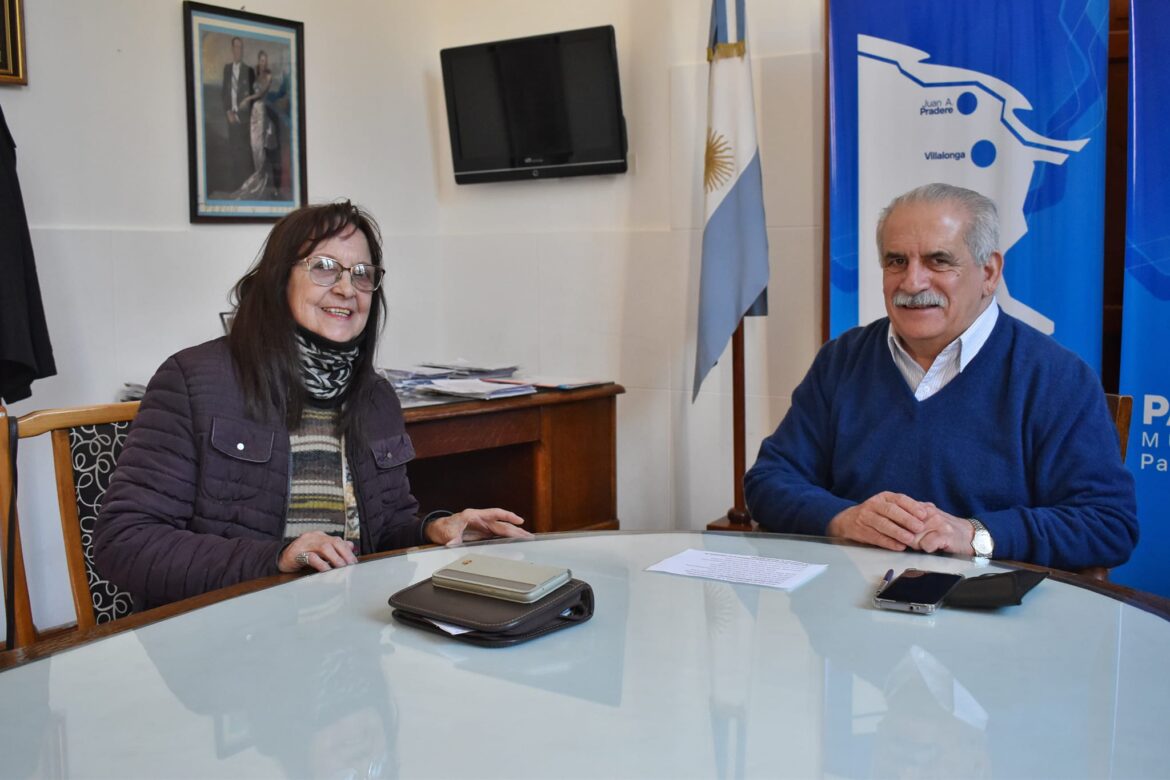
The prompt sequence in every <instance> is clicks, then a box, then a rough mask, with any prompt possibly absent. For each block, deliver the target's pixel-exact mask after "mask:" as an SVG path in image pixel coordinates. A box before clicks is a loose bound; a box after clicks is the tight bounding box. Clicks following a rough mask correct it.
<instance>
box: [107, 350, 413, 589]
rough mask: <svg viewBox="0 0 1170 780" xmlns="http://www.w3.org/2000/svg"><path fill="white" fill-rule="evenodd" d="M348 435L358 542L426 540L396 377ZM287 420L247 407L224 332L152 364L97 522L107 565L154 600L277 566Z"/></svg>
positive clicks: (384, 544) (370, 547)
mask: <svg viewBox="0 0 1170 780" xmlns="http://www.w3.org/2000/svg"><path fill="white" fill-rule="evenodd" d="M372 406H373V408H372V409H371V410H370V412H369V413H368V414H367V415H366V419H367V420H368V421H369V423H368V425H367V429H366V430H365V437H366V444H365V446H361V447H358V446H355V443H354V442H352V441H349V440H347V442H346V445H347V453H346V457H347V458H348V464H349V468H350V469H351V470H352V472H353V478H354V484H355V486H356V488H357V502H358V511H359V513H360V516H361V545H360V549H359V553H361V554H367V553H372V552H380V551H383V550H392V549H397V548H400V547H410V546H413V545H417V544H420V543H423V542H424V541H425V540H424V539H423V538H422V531H421V527H420V525H421V524H420V522H419V520H418V517H417V511H418V502H416V501H415V500H414V497H413V496H411V494H410V485H409V483H408V482H407V479H406V462H407V461H409V460H410V459H411V458H413V457H414V447H413V446H412V445H411V443H410V437H409V436H408V435H407V434H406V429H405V423H404V421H403V418H402V408H401V407H400V406H399V404H398V398H397V396H395V395H394V390H393V388H392V387H391V386H390V383H389V382H384V383H379V384H378V389H377V392H376V393H375V398H374V401H373V404H372ZM289 466H290V453H289V437H288V428H287V427H286V426H285V425H284V424H283V423H280V424H278V425H271V424H260V423H257V422H253V421H251V420H249V419H248V417H247V415H246V414H245V412H244V397H243V393H242V391H241V389H240V386H239V382H238V381H237V380H236V374H235V370H234V368H233V367H232V361H231V355H230V353H229V352H228V346H227V340H226V339H225V338H220V339H217V340H215V341H210V342H207V343H206V344H201V345H199V346H197V347H192V348H190V349H186V350H183V351H182V352H180V353H178V354H177V355H174V356H172V357H171V358H169V359H168V360H167V361H166V362H165V363H163V365H162V367H161V368H159V370H158V371H157V372H156V373H155V375H154V377H153V378H152V379H151V380H150V385H149V386H148V387H147V390H146V395H145V397H144V398H143V399H142V406H141V408H140V409H139V411H138V416H137V417H135V419H134V424H133V426H132V427H131V429H130V434H129V436H128V438H127V440H126V446H125V449H123V451H122V455H121V457H120V458H119V459H118V468H117V471H116V472H115V473H114V477H113V480H112V482H111V484H110V489H109V491H108V492H107V493H106V496H105V500H104V501H103V503H102V510H101V514H100V515H99V516H98V520H97V527H96V531H95V534H94V557H95V561H96V565H97V569H98V571H99V572H101V575H102V576H103V577H106V578H108V579H109V580H111V581H112V582H113V583H114V584H115V585H117V586H118V587H120V588H123V589H124V590H126V591H128V592H129V593H130V594H131V595H132V596H133V597H134V600H135V604H136V607H138V608H148V607H153V606H158V605H160V604H166V603H169V602H172V601H177V600H179V599H182V598H186V597H188V596H194V595H196V594H199V593H205V592H207V591H210V590H215V589H217V588H222V587H225V586H227V585H233V584H235V583H237V582H242V581H244V580H248V579H253V578H255V577H262V576H265V575H269V574H276V573H278V569H277V565H276V564H277V558H278V557H279V555H280V552H281V550H283V549H284V547H285V543H284V542H283V541H282V536H283V534H284V519H285V511H286V508H287V506H288V496H289V481H290V472H289Z"/></svg>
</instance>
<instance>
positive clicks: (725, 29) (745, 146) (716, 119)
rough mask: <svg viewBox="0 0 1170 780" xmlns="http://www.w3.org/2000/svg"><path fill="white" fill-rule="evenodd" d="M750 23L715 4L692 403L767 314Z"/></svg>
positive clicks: (731, 2) (731, 1)
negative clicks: (736, 340) (751, 320)
mask: <svg viewBox="0 0 1170 780" xmlns="http://www.w3.org/2000/svg"><path fill="white" fill-rule="evenodd" d="M745 21H746V20H745V18H744V0H712V5H711V35H710V40H709V42H708V48H707V60H708V62H710V64H711V65H710V67H711V72H710V77H709V81H708V85H707V152H706V154H705V155H704V164H703V188H704V190H705V192H706V205H707V209H706V211H707V213H706V224H705V226H704V228H703V272H702V276H701V277H700V281H699V328H698V337H697V344H696V353H695V389H694V394H693V395H692V397H691V398H692V400H694V399H695V398H697V397H698V395H699V386H700V385H701V384H702V383H703V379H704V378H705V377H706V376H707V373H708V372H709V371H710V370H711V368H712V366H714V365H715V363H716V361H718V360H719V356H720V355H722V354H723V350H724V349H726V348H727V342H728V341H729V340H730V339H731V336H732V334H734V333H735V329H736V327H737V326H738V325H739V321H740V320H741V319H742V318H743V317H744V316H745V315H762V314H767V313H768V298H767V290H768V235H767V231H766V229H765V223H764V189H763V182H762V179H761V176H760V150H759V147H758V146H757V144H756V110H755V106H754V104H753V97H752V69H751V63H750V62H749V61H748V58H747V48H746V46H745V42H744V26H745Z"/></svg>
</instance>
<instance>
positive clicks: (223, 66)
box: [0, 0, 308, 222]
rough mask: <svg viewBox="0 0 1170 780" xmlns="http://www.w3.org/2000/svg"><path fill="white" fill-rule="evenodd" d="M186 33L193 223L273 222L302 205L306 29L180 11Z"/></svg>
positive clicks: (215, 11) (195, 7)
mask: <svg viewBox="0 0 1170 780" xmlns="http://www.w3.org/2000/svg"><path fill="white" fill-rule="evenodd" d="M0 2H6V0H0ZM183 34H184V38H185V41H184V48H185V51H186V60H187V149H188V151H187V156H188V163H189V176H190V189H191V221H192V222H275V221H276V220H278V219H280V218H281V217H283V216H284V215H285V214H287V213H289V212H290V211H292V210H294V209H296V208H297V207H299V206H303V205H304V204H305V202H306V201H307V199H308V195H307V193H308V185H307V184H306V181H305V32H304V25H303V24H302V23H301V22H291V21H288V20H287V19H277V18H275V17H272V16H261V15H260V14H253V13H247V12H244V11H234V10H231V9H228V8H219V7H217V6H211V5H204V4H203V3H192V2H185V3H183Z"/></svg>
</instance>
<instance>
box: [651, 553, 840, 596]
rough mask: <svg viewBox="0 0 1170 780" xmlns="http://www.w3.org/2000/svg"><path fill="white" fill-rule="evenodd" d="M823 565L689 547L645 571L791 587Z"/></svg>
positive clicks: (788, 588) (785, 588)
mask: <svg viewBox="0 0 1170 780" xmlns="http://www.w3.org/2000/svg"><path fill="white" fill-rule="evenodd" d="M825 568H826V567H825V565H824V564H820V563H801V562H800V561H786V560H784V559H782V558H762V557H760V556H758V555H737V554H735V553H720V552H711V551H710V550H694V549H691V550H683V551H682V552H680V553H679V554H678V555H672V556H670V557H669V558H666V559H665V560H661V561H659V562H658V563H656V564H654V565H653V566H650V567H648V568H647V569H646V571H660V572H666V573H667V574H681V575H683V576H684V577H701V578H703V579H708V580H722V581H724V582H738V583H743V584H747V585H763V586H764V587H765V588H779V589H781V590H792V589H793V588H798V587H800V586H801V585H803V584H804V583H806V582H808V581H809V580H811V579H812V578H813V577H815V576H817V575H818V574H820V573H821V572H823V571H824V570H825Z"/></svg>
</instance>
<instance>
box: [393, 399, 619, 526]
mask: <svg viewBox="0 0 1170 780" xmlns="http://www.w3.org/2000/svg"><path fill="white" fill-rule="evenodd" d="M624 392H625V389H624V388H623V387H622V386H621V385H615V384H610V385H601V386H599V387H588V388H582V389H580V390H566V391H561V390H553V391H546V392H540V393H537V394H535V395H526V396H518V397H514V398H501V399H497V400H493V401H466V402H459V403H453V404H442V405H439V406H422V407H416V408H413V409H407V410H406V412H405V414H406V430H407V432H408V433H409V434H410V438H411V439H412V440H413V441H414V450H415V460H414V461H413V462H411V463H410V465H409V466H407V473H408V475H409V476H410V487H411V492H413V493H414V495H415V497H416V498H418V501H419V505H420V513H421V514H425V513H427V512H429V511H432V510H434V509H450V510H453V511H457V510H460V509H463V508H465V507H492V506H498V507H503V508H505V509H510V510H512V511H513V512H516V513H517V514H519V515H520V516H522V517H523V518H524V519H525V524H524V525H525V527H526V528H527V529H528V530H530V531H533V532H535V533H546V532H549V531H579V530H600V529H615V528H617V527H618V517H617V419H616V406H617V404H616V400H617V396H618V395H620V394H621V393H624Z"/></svg>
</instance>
